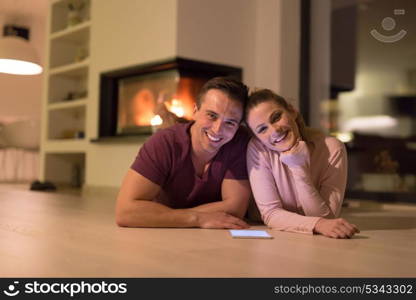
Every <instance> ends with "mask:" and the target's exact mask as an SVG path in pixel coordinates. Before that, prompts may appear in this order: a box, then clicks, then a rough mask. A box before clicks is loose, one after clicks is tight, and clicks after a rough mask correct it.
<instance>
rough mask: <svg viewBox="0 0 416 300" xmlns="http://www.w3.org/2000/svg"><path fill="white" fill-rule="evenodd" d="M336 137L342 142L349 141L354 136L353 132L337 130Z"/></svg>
mask: <svg viewBox="0 0 416 300" xmlns="http://www.w3.org/2000/svg"><path fill="white" fill-rule="evenodd" d="M336 137H337V139H339V140H340V141H341V142H343V143H348V142H351V141H352V139H353V138H354V136H353V134H352V133H351V132H338V133H337V134H336Z"/></svg>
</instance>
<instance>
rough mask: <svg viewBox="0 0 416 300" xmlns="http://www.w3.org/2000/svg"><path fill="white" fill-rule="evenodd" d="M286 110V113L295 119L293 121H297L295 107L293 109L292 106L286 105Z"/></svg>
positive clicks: (297, 113) (297, 114)
mask: <svg viewBox="0 0 416 300" xmlns="http://www.w3.org/2000/svg"><path fill="white" fill-rule="evenodd" d="M287 108H288V109H287V110H288V112H289V113H290V114H291V115H292V116H293V117H294V118H295V119H297V118H298V117H299V111H298V110H297V109H296V108H295V107H293V105H292V104H289V103H288V104H287Z"/></svg>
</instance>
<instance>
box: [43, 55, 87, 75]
mask: <svg viewBox="0 0 416 300" xmlns="http://www.w3.org/2000/svg"><path fill="white" fill-rule="evenodd" d="M89 63H90V62H89V60H88V59H86V60H84V61H81V62H77V63H73V64H69V65H65V66H62V67H56V68H53V69H50V70H49V75H50V76H53V75H62V76H69V77H78V76H82V75H84V74H85V72H86V71H87V70H86V69H87V68H88V66H89Z"/></svg>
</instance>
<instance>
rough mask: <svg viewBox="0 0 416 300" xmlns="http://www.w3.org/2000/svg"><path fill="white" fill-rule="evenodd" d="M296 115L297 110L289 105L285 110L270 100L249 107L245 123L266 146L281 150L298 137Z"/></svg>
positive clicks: (290, 144)
mask: <svg viewBox="0 0 416 300" xmlns="http://www.w3.org/2000/svg"><path fill="white" fill-rule="evenodd" d="M296 117H297V112H296V111H295V110H294V109H292V108H291V107H290V110H286V109H285V108H284V107H283V106H281V105H279V104H277V103H275V102H274V101H273V100H270V101H266V102H263V103H260V104H258V105H257V106H255V107H253V108H252V109H250V111H249V112H248V115H247V123H248V125H249V126H250V128H251V130H252V131H253V132H254V134H255V135H256V137H257V138H258V139H259V140H260V141H261V142H262V143H263V144H264V145H265V146H266V147H268V148H269V149H271V150H274V151H278V152H283V151H287V150H290V149H291V148H292V147H293V146H294V145H295V143H296V142H297V141H298V139H299V138H300V133H299V127H298V125H297V123H296Z"/></svg>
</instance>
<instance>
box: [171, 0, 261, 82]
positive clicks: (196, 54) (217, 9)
mask: <svg viewBox="0 0 416 300" xmlns="http://www.w3.org/2000/svg"><path fill="white" fill-rule="evenodd" d="M177 26H178V36H177V38H178V44H177V53H178V55H179V56H183V57H186V58H191V59H197V60H203V61H208V62H214V63H222V64H227V65H231V66H237V67H242V68H243V77H244V78H243V80H244V81H245V82H246V84H248V85H251V84H252V83H253V82H254V72H253V70H254V49H255V26H256V1H252V0H227V1H223V0H210V1H205V0H179V1H178V25H177Z"/></svg>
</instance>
